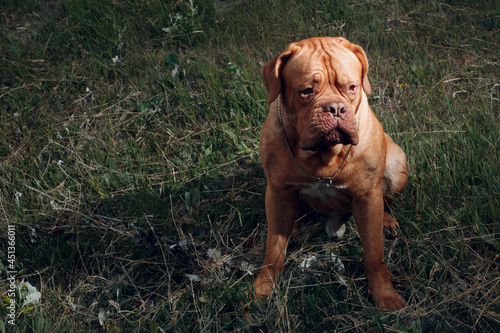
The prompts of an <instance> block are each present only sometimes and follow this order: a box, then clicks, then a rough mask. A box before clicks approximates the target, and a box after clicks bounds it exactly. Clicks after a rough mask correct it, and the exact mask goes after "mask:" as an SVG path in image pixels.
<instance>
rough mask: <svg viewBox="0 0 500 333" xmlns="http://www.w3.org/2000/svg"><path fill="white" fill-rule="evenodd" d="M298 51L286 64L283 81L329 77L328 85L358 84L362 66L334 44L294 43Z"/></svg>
mask: <svg viewBox="0 0 500 333" xmlns="http://www.w3.org/2000/svg"><path fill="white" fill-rule="evenodd" d="M297 46H299V49H298V51H297V52H296V53H294V54H293V56H292V57H291V58H290V59H289V60H288V62H287V63H286V65H285V67H284V70H283V76H284V78H285V81H286V82H297V83H300V82H298V81H302V80H306V81H307V80H310V79H311V78H313V79H315V80H316V79H321V78H328V79H329V81H330V84H334V83H336V82H341V83H348V82H354V81H361V74H362V73H361V72H362V67H361V64H360V62H359V60H358V58H357V57H356V55H355V54H354V53H352V52H351V51H350V50H348V49H347V48H345V47H344V46H342V45H340V44H338V43H335V42H333V41H314V42H308V43H304V42H301V43H297Z"/></svg>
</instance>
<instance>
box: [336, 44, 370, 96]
mask: <svg viewBox="0 0 500 333" xmlns="http://www.w3.org/2000/svg"><path fill="white" fill-rule="evenodd" d="M341 43H342V45H344V46H345V47H347V48H348V49H349V50H350V51H351V52H352V53H354V55H355V56H356V57H357V58H358V60H359V62H360V63H361V66H362V74H361V75H362V77H363V90H364V91H365V93H366V94H367V95H369V94H371V92H372V86H371V85H370V81H368V58H366V54H365V51H363V49H362V48H361V46H358V45H356V44H353V43H351V42H349V41H347V40H346V39H343V38H342V41H341Z"/></svg>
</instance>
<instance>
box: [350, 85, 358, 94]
mask: <svg viewBox="0 0 500 333" xmlns="http://www.w3.org/2000/svg"><path fill="white" fill-rule="evenodd" d="M357 90H358V86H357V85H355V84H351V85H349V88H348V90H347V92H348V93H350V94H354V93H355V92H356V91H357Z"/></svg>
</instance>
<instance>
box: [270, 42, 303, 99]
mask: <svg viewBox="0 0 500 333" xmlns="http://www.w3.org/2000/svg"><path fill="white" fill-rule="evenodd" d="M298 49H299V47H298V46H297V45H296V44H294V43H292V44H290V45H289V46H288V47H287V48H286V49H285V50H284V51H283V52H282V53H281V54H278V55H277V56H275V57H274V58H273V59H272V60H271V61H269V62H268V63H267V64H265V65H264V68H262V79H263V80H264V84H265V85H266V88H267V91H268V92H269V97H268V99H267V104H270V103H272V102H273V101H274V100H275V99H276V97H278V95H279V94H280V93H281V89H282V82H281V81H282V76H281V74H282V73H283V67H284V66H285V64H286V62H287V61H288V59H290V57H291V56H292V55H293V54H294V53H296V52H297V50H298Z"/></svg>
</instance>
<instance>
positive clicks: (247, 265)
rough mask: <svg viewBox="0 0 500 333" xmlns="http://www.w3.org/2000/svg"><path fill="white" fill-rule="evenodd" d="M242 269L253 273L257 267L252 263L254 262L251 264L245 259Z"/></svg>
mask: <svg viewBox="0 0 500 333" xmlns="http://www.w3.org/2000/svg"><path fill="white" fill-rule="evenodd" d="M240 269H241V270H242V271H245V272H247V273H248V274H250V275H253V272H252V271H254V270H255V269H256V267H255V266H254V265H252V264H250V263H248V262H246V261H243V262H242V263H241V264H240Z"/></svg>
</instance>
